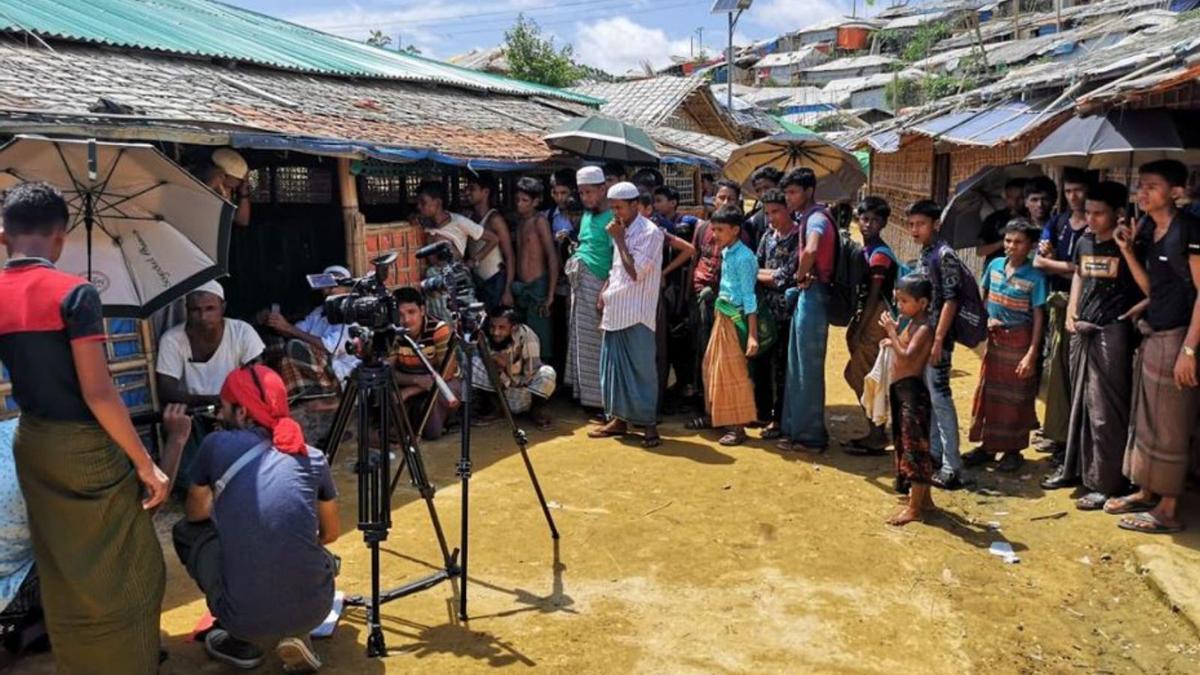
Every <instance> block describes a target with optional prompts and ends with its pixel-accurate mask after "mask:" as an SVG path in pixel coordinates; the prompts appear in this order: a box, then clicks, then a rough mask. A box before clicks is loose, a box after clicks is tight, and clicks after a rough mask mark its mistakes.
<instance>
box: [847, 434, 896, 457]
mask: <svg viewBox="0 0 1200 675" xmlns="http://www.w3.org/2000/svg"><path fill="white" fill-rule="evenodd" d="M865 440H866V439H863V438H856V439H854V440H852V441H850V442H848V443H847V444H846V445H844V446H842V452H844V453H846V454H847V455H857V456H859V457H867V456H871V455H886V454H887V446H886V445H884V446H874V445H868V444H867V443H865V442H864V441H865Z"/></svg>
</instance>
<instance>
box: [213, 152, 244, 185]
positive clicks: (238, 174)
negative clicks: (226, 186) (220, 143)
mask: <svg viewBox="0 0 1200 675" xmlns="http://www.w3.org/2000/svg"><path fill="white" fill-rule="evenodd" d="M212 163H213V164H216V165H217V166H219V167H220V168H221V170H222V171H224V172H225V173H227V174H229V175H230V176H233V177H234V178H236V179H238V180H246V176H248V175H249V174H250V166H249V165H247V164H246V160H245V159H244V158H242V156H241V155H239V154H238V153H237V152H236V151H234V150H230V149H229V148H218V149H216V150H213V154H212Z"/></svg>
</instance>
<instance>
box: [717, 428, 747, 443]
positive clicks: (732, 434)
mask: <svg viewBox="0 0 1200 675" xmlns="http://www.w3.org/2000/svg"><path fill="white" fill-rule="evenodd" d="M717 442H718V443H720V444H721V445H724V446H726V447H732V446H735V445H741V444H742V443H745V442H746V432H744V431H728V432H726V433H725V435H724V436H722V437H721V440H719V441H717Z"/></svg>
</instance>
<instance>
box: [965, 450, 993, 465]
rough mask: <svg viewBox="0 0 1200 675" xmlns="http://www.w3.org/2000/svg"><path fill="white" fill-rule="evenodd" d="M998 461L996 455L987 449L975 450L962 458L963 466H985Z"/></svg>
mask: <svg viewBox="0 0 1200 675" xmlns="http://www.w3.org/2000/svg"><path fill="white" fill-rule="evenodd" d="M994 461H996V453H994V452H992V451H991V450H988V449H986V448H982V447H981V448H975V449H974V450H972V451H970V452H968V453H967V454H965V455H963V456H962V463H963V466H983V465H984V464H987V463H988V462H994Z"/></svg>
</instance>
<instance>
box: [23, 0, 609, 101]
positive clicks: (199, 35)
mask: <svg viewBox="0 0 1200 675" xmlns="http://www.w3.org/2000/svg"><path fill="white" fill-rule="evenodd" d="M0 32H11V33H23V34H24V33H32V34H34V35H37V36H40V37H42V38H46V39H63V40H71V41H80V42H90V43H95V44H102V45H109V46H113V47H123V48H128V49H145V50H152V51H157V52H165V53H168V54H180V55H187V56H200V57H207V58H216V59H226V60H229V61H236V62H242V63H250V64H256V65H260V66H266V67H271V68H280V69H284V70H292V71H300V72H307V73H318V74H321V75H333V76H343V77H365V78H385V79H397V80H406V81H411V82H429V83H437V84H445V85H450V86H455V87H465V88H470V89H478V90H484V91H495V92H503V93H509V94H517V95H542V96H554V97H559V98H564V99H568V100H573V101H578V102H583V103H588V104H592V105H596V104H599V103H600V101H597V100H595V99H593V98H590V97H587V96H583V95H581V94H579V93H572V92H568V91H564V90H561V89H556V88H554V87H546V86H543V85H540V84H533V83H529V82H522V81H520V80H513V79H510V78H505V77H501V76H498V75H492V74H489V73H483V72H479V71H474V70H470V69H467V68H460V67H457V66H453V65H450V64H448V63H443V62H441V61H435V60H433V59H427V58H423V57H420V56H417V55H414V54H408V53H402V52H393V51H388V50H386V49H381V48H378V47H373V46H371V45H368V44H365V43H361V42H355V41H353V40H349V39H346V38H342V37H338V36H336V35H330V34H328V33H322V32H321V31H318V30H314V29H312V28H307V27H305V26H300V25H297V24H294V23H289V22H287V21H283V20H281V19H276V18H273V17H270V16H266V15H264V14H259V13H257V12H252V11H249V10H245V9H240V8H237V7H232V6H230V5H226V4H223V3H220V2H215V1H214V0H0Z"/></svg>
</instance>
